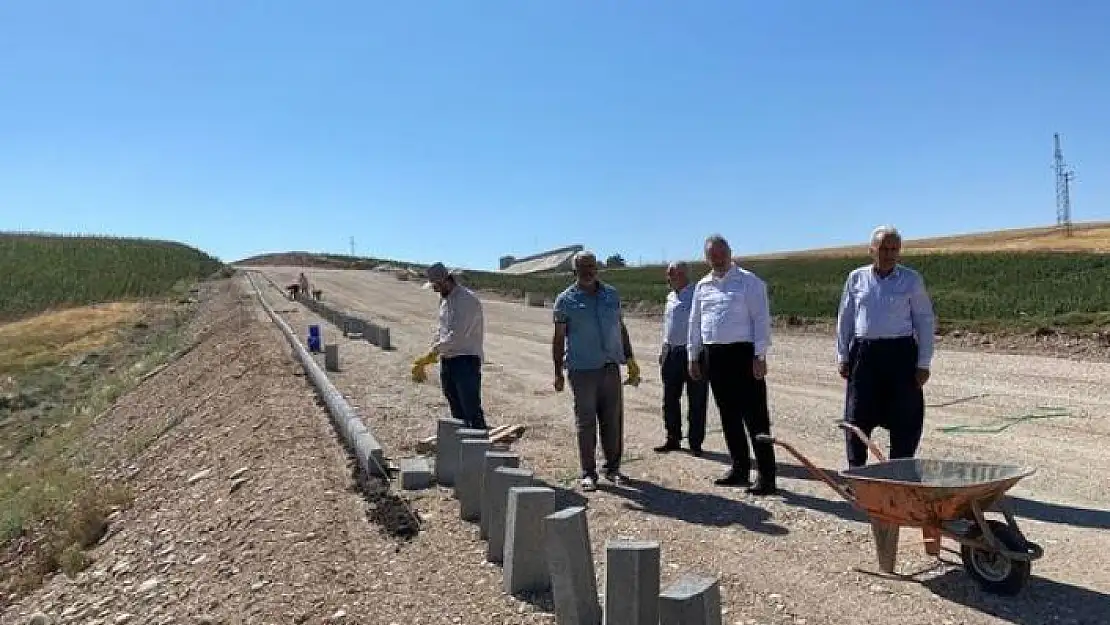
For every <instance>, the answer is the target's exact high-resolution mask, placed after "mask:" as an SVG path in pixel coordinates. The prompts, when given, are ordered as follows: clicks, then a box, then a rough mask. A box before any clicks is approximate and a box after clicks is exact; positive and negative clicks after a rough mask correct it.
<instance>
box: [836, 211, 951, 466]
mask: <svg viewBox="0 0 1110 625" xmlns="http://www.w3.org/2000/svg"><path fill="white" fill-rule="evenodd" d="M869 251H870V254H871V258H872V259H873V261H874V262H873V263H872V264H870V265H865V266H863V267H860V268H858V269H855V270H853V271H852V272H851V273H849V274H848V279H847V280H846V281H845V282H844V291H843V294H842V295H841V299H840V310H839V312H838V314H837V320H836V356H837V362H838V365H839V369H840V377H842V378H844V379H845V380H847V381H848V385H847V386H848V389H847V391H848V392H847V394H846V400H845V405H844V418H845V421H847V422H849V423H851V424H853V425H855V426H856V427H858V428H859V429H860V430H862V431H863V433H864V434H866V435H868V436H871V432H872V431H873V430H874V428H876V427H882V428H885V429H886V430H887V431H888V432H889V433H890V458H912V457H913V456H914V454H915V453H917V446H918V444H919V443H920V441H921V434H922V430H923V429H924V425H925V395H924V391H923V389H922V387H923V386H924V385H925V382H927V381H928V380H929V363H930V361H931V360H932V357H933V332H934V329H935V327H934V323H935V318H934V315H933V304H932V301H930V299H929V294H928V292H927V291H926V290H925V281H924V279H922V277H921V274H919V273H917V272H916V271H914V270H913V269H910V268H909V267H906V266H904V265H901V264H899V262H898V259H899V254H900V253H901V251H902V236H901V235H900V234H899V233H898V230H897V229H895V228H894V227H893V226H880V227H878V228H876V229H875V230H874V232H872V233H871V242H870V245H869ZM845 435H846V436H847V441H846V446H847V456H848V466H850V467H859V466H863V465H864V464H866V463H867V447H866V445H865V444H864V443H863V442H862V441H860V440H859V437H857V436H856V435H855V434H853V433H852V432H845Z"/></svg>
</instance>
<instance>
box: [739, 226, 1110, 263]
mask: <svg viewBox="0 0 1110 625" xmlns="http://www.w3.org/2000/svg"><path fill="white" fill-rule="evenodd" d="M902 251H903V252H904V253H911V254H943V253H951V252H1095V253H1104V252H1110V222H1090V223H1081V224H1073V226H1072V234H1071V236H1067V235H1066V233H1065V232H1064V231H1063V230H1061V229H1059V228H1057V227H1055V226H1048V227H1039V228H1015V229H1011V230H996V231H993V232H976V233H972V234H958V235H952V236H944V237H933V238H927V239H907V240H906V241H905V242H904V244H903V247H902ZM866 253H867V246H866V245H863V244H860V245H846V246H838V247H824V248H817V249H812V250H800V251H791V252H774V253H770V254H755V255H752V256H745V257H743V258H746V259H788V258H812V257H837V256H859V255H863V254H866Z"/></svg>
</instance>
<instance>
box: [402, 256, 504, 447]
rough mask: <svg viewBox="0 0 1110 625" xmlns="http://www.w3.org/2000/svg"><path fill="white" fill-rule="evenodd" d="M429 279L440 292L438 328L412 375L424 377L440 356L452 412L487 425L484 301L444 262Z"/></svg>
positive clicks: (475, 423) (442, 379)
mask: <svg viewBox="0 0 1110 625" xmlns="http://www.w3.org/2000/svg"><path fill="white" fill-rule="evenodd" d="M426 276H427V278H428V282H429V283H430V285H431V287H432V288H433V289H435V291H436V292H437V293H439V295H440V301H439V331H438V332H437V334H436V338H435V340H434V342H433V343H432V349H431V351H429V352H428V353H427V354H425V355H424V356H422V357H420V358H418V359H417V360H416V361H415V362H414V363H413V369H412V376H413V379H414V380H416V381H418V382H419V381H423V379H424V367H426V366H427V365H430V364H432V363H434V362H435V361H436V360H437V359H438V360H439V379H440V384H441V385H442V387H443V395H444V396H445V397H446V398H447V405H448V406H449V407H450V409H451V416H452V417H453V418H455V419H458V420H459V421H462V422H463V423H465V424H466V427H468V428H475V429H486V428H487V427H488V426H487V425H486V417H485V412H484V411H483V410H482V359H483V357H484V351H483V342H484V340H485V337H484V335H485V320H484V317H483V314H482V301H481V300H480V299H478V296H477V295H475V294H474V292H473V291H471V290H470V289H468V288H466V287H464V286H462V285H461V284H458V282H457V281H456V278H455V276H454V275H452V274H450V273H448V271H447V268H446V267H444V266H443V264H442V263H436V264H434V265H432V266H431V267H429V268H428V270H427V272H426Z"/></svg>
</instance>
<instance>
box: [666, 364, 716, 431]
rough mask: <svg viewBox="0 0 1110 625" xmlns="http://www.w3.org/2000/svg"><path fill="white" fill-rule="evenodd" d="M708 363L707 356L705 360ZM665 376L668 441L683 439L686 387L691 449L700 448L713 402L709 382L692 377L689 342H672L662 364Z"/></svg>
mask: <svg viewBox="0 0 1110 625" xmlns="http://www.w3.org/2000/svg"><path fill="white" fill-rule="evenodd" d="M702 361H703V362H704V358H703V359H702ZM659 365H660V369H661V374H662V376H663V427H664V428H665V429H666V431H667V442H673V443H678V442H679V441H681V440H682V404H681V402H680V400H681V399H682V389H683V387H685V389H686V409H687V415H686V418H687V419H688V420H689V422H690V425H689V430H688V435H687V440H689V442H690V449H700V448H701V444H702V441H704V440H705V410H706V407H707V402H708V401H709V384H708V383H707V382H706V381H705V380H704V379H701V380H695V379H693V378H691V377H690V368H689V366H687V355H686V346H685V345H668V346H665V347H664V349H663V354H662V358H661V362H660V363H659Z"/></svg>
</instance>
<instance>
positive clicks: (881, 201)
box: [0, 0, 1110, 268]
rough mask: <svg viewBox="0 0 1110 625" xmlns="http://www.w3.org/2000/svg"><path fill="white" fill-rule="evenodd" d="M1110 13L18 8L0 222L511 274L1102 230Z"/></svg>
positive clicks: (939, 7)
mask: <svg viewBox="0 0 1110 625" xmlns="http://www.w3.org/2000/svg"><path fill="white" fill-rule="evenodd" d="M1108 29H1110V3H1106V2H1098V1H1095V0H1086V1H1084V0H1073V1H1068V2H1060V3H1053V2H1049V1H1048V0H1044V1H1043V2H1030V1H1025V0H1012V1H1002V0H977V1H975V2H957V1H955V0H927V1H926V0H918V1H909V0H906V1H896V0H883V1H880V0H872V1H863V0H836V1H832V0H826V1H818V0H811V1H809V2H801V1H794V0H784V1H781V2H747V1H742V0H696V1H690V2H678V1H676V0H671V1H663V0H636V1H635V2H633V1H626V2H602V1H600V0H597V1H593V2H590V1H586V0H560V1H558V2H556V1H555V0H548V1H539V0H528V1H526V0H514V1H510V0H488V1H483V2H478V1H471V2H464V1H461V0H456V1H450V2H449V1H447V0H440V1H438V2H432V1H428V2H408V3H402V2H388V3H387V2H378V1H370V0H366V1H363V2H355V1H345V0H344V1H340V0H333V1H331V2H320V3H317V2H297V3H294V2H289V1H277V0H272V1H266V2H263V1H262V0H236V1H234V2H229V1H226V0H220V1H216V0H177V1H175V2H170V1H167V0H153V1H151V0H144V1H142V2H140V1H132V2H123V1H120V0H101V1H98V2H76V1H71V2H60V1H58V2H46V1H44V2H5V3H3V4H0V229H3V230H11V229H19V230H46V231H54V232H95V233H108V234H117V235H124V236H149V237H157V238H169V239H176V240H181V241H185V242H187V243H190V244H193V245H196V246H198V247H201V248H203V249H205V250H207V251H209V252H211V253H214V254H216V255H218V256H220V257H221V258H222V259H224V260H236V259H239V258H242V257H245V256H247V255H251V254H255V253H261V252H269V251H284V250H291V249H296V250H314V251H331V252H346V251H348V250H349V237H352V236H353V237H354V238H355V251H356V253H358V254H360V255H374V256H382V257H391V258H401V259H405V260H416V261H432V260H437V259H438V260H443V261H445V262H447V263H448V264H453V265H462V266H468V267H474V268H482V267H496V263H497V258H498V256H500V255H502V254H516V255H518V256H520V255H525V254H528V253H531V252H533V251H536V250H540V249H547V248H551V247H558V246H562V245H567V244H573V243H581V244H584V245H586V246H588V247H590V248H592V249H595V250H596V251H597V252H598V253H599V254H602V255H608V254H611V253H621V254H622V255H624V256H625V258H626V259H628V260H629V261H631V262H637V261H643V262H649V261H657V260H661V259H662V258H668V259H673V258H691V257H696V256H698V255H699V250H700V246H701V242H702V240H703V239H704V237H705V236H706V235H707V234H709V233H711V232H715V231H719V232H721V233H723V234H724V235H725V236H727V237H728V238H729V239H730V240H731V241H732V243H733V247H734V249H735V251H736V252H737V253H740V254H744V253H758V252H766V251H774V250H784V249H799V248H806V247H814V246H824V245H836V244H842V243H856V242H860V241H861V240H863V239H866V236H867V233H868V232H869V230H870V229H871V228H872V227H873V226H874V225H876V224H878V223H884V222H892V223H895V224H896V225H898V226H899V227H900V228H901V229H902V230H903V232H904V233H905V235H906V236H908V237H917V236H932V235H938V234H946V233H955V232H967V231H975V230H984V229H996V228H1006V227H1021V226H1029V225H1041V224H1049V223H1052V222H1053V220H1054V218H1055V207H1054V191H1053V184H1054V182H1053V173H1052V169H1051V165H1052V134H1053V133H1054V132H1059V133H1061V134H1062V136H1063V141H1064V152H1065V156H1066V157H1067V159H1068V161H1069V162H1070V163H1071V164H1072V166H1073V167H1074V168H1075V169H1076V172H1077V179H1076V182H1075V186H1074V189H1073V201H1074V209H1073V210H1074V219H1075V220H1076V221H1088V220H1101V219H1110V183H1108V182H1107V177H1106V172H1108V171H1110V121H1108V115H1107V111H1110V98H1108V94H1110V36H1107V35H1106V33H1107V32H1108Z"/></svg>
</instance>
